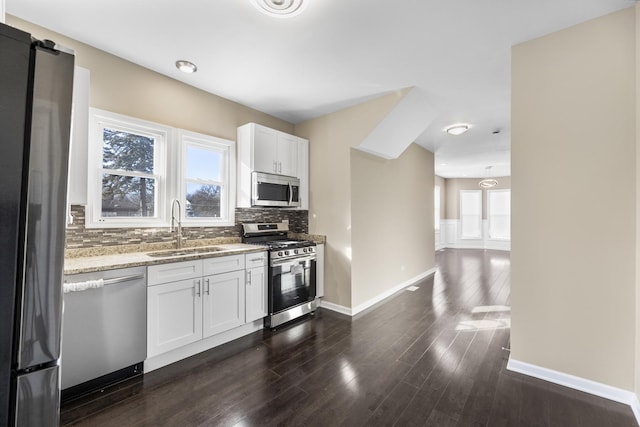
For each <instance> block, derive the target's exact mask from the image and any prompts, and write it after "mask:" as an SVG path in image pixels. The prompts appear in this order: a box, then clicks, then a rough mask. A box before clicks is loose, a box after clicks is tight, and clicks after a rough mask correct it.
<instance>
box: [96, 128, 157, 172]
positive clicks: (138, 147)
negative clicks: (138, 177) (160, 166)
mask: <svg viewBox="0 0 640 427" xmlns="http://www.w3.org/2000/svg"><path fill="white" fill-rule="evenodd" d="M102 139H103V145H102V167H103V168H105V169H122V170H126V171H136V172H146V173H153V146H154V142H155V141H154V139H153V138H150V137H147V136H142V135H137V134H135V133H129V132H125V131H120V130H116V129H108V128H104V129H103V133H102Z"/></svg>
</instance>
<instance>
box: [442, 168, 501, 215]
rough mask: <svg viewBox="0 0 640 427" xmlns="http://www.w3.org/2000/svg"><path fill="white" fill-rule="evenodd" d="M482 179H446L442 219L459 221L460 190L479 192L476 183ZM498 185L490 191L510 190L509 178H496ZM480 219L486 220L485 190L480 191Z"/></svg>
mask: <svg viewBox="0 0 640 427" xmlns="http://www.w3.org/2000/svg"><path fill="white" fill-rule="evenodd" d="M481 179H482V178H448V179H447V180H446V181H447V193H446V198H445V205H446V209H445V214H444V216H443V217H442V218H444V219H460V190H480V187H478V182H480V180H481ZM496 180H497V181H498V185H496V186H495V187H493V188H492V190H502V189H510V188H511V177H509V176H501V177H498V178H496ZM482 218H483V219H487V190H485V189H483V190H482Z"/></svg>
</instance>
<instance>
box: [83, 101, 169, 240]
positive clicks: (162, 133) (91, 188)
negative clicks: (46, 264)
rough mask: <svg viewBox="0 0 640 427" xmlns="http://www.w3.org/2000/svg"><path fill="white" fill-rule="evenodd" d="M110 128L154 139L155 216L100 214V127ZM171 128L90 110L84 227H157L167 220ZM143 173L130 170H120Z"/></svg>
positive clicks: (128, 173)
mask: <svg viewBox="0 0 640 427" xmlns="http://www.w3.org/2000/svg"><path fill="white" fill-rule="evenodd" d="M104 128H113V129H118V130H123V131H126V132H131V133H135V134H138V135H144V136H148V137H151V138H154V158H153V165H154V173H153V177H154V178H155V180H156V186H155V200H154V216H152V217H103V216H102V174H103V172H104V169H103V168H102V165H103V164H102V154H103V145H102V144H103V142H104V141H103V129H104ZM171 136H172V129H171V128H170V127H168V126H163V125H160V124H157V123H153V122H148V121H146V120H140V119H136V118H133V117H128V116H124V115H121V114H116V113H112V112H109V111H104V110H99V109H97V108H90V109H89V141H88V156H89V158H88V162H87V163H88V168H87V169H88V185H87V193H88V194H87V212H88V214H87V217H86V219H85V227H87V228H120V227H159V226H165V225H166V224H167V223H168V222H167V209H166V208H165V206H166V200H167V150H168V144H169V141H170V139H171ZM123 174H125V175H130V176H142V175H145V176H146V174H139V173H135V172H131V171H126V173H123Z"/></svg>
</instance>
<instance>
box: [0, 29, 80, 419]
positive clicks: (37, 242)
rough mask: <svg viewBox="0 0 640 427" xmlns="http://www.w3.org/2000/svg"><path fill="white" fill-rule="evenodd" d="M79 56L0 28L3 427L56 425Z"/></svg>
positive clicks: (0, 366)
mask: <svg viewBox="0 0 640 427" xmlns="http://www.w3.org/2000/svg"><path fill="white" fill-rule="evenodd" d="M73 66H74V56H73V55H72V54H70V53H68V52H63V51H61V50H60V48H59V47H57V46H55V44H54V43H53V42H50V41H37V40H33V39H32V37H31V36H30V35H29V34H27V33H25V32H22V31H19V30H17V29H15V28H12V27H9V26H7V25H3V24H0V245H1V247H0V426H20V427H23V426H56V425H58V424H59V413H60V403H59V402H60V399H59V395H60V380H59V375H60V374H59V359H60V329H61V324H62V277H63V258H64V231H65V222H66V221H65V212H66V209H65V205H66V187H67V169H68V158H69V138H70V122H71V97H72V86H73V85H72V83H73Z"/></svg>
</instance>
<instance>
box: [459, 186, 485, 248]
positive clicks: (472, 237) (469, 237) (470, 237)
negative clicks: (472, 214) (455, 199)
mask: <svg viewBox="0 0 640 427" xmlns="http://www.w3.org/2000/svg"><path fill="white" fill-rule="evenodd" d="M470 193H474V194H480V198H479V200H480V206H479V208H480V214H479V218H478V221H479V224H478V225H479V226H478V230H479V234H478V235H465V234H464V231H463V230H464V229H465V227H464V218H465V216H467V215H466V214H465V212H464V204H463V203H462V199H463V197H464V194H470ZM460 239H463V240H481V239H482V190H460Z"/></svg>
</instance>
